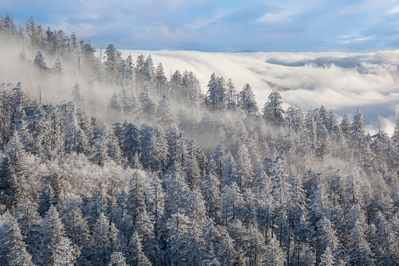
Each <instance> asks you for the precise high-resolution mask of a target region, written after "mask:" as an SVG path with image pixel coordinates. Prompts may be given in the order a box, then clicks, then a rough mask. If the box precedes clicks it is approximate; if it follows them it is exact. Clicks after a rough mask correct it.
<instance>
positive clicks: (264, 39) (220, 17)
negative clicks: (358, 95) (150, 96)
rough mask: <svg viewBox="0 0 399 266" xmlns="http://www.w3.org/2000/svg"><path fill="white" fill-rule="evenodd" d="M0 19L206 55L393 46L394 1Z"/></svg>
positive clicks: (23, 0)
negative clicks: (30, 22)
mask: <svg viewBox="0 0 399 266" xmlns="http://www.w3.org/2000/svg"><path fill="white" fill-rule="evenodd" d="M0 10H1V13H2V14H1V15H6V14H11V13H13V15H14V18H15V20H16V21H17V22H20V23H23V22H25V21H26V20H28V19H29V18H30V17H31V16H33V17H34V19H35V20H36V22H37V24H40V25H43V26H46V27H47V26H48V25H49V26H51V28H55V29H62V30H64V31H65V32H66V33H67V34H70V33H71V32H72V31H74V32H76V34H77V35H78V37H79V38H83V39H90V40H91V42H92V43H93V44H94V45H95V46H96V47H103V48H104V47H106V46H107V45H108V44H109V43H111V42H112V43H115V44H116V45H117V47H118V48H119V49H137V50H162V49H168V50H198V51H206V52H234V51H240V50H245V49H251V50H255V51H265V52H271V51H277V52H299V51H313V52H319V51H345V52H368V51H377V50H386V49H397V48H399V1H396V0H389V1H388V0H378V1H377V0H372V1H360V0H354V1H347V0H335V1H325V0H302V1H293V0H280V1H274V0H272V1H256V0H201V1H200V0H192V1H189V0H112V1H109V0H63V1H54V0H51V1H49V0H35V1H32V0H0Z"/></svg>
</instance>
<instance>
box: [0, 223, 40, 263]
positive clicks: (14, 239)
mask: <svg viewBox="0 0 399 266" xmlns="http://www.w3.org/2000/svg"><path fill="white" fill-rule="evenodd" d="M6 228H7V229H6V230H7V234H6V236H5V239H3V241H2V242H3V243H4V244H5V247H3V248H5V249H6V250H7V255H6V261H7V265H23V266H33V265H34V264H33V263H32V256H31V255H30V254H29V253H28V252H27V251H26V246H27V245H26V244H25V243H24V241H23V237H22V235H21V230H20V229H19V227H18V222H17V220H16V219H13V218H11V221H10V222H9V224H7V227H6Z"/></svg>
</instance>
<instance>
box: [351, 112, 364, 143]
mask: <svg viewBox="0 0 399 266" xmlns="http://www.w3.org/2000/svg"><path fill="white" fill-rule="evenodd" d="M365 137H366V126H365V124H364V118H363V114H362V112H361V111H360V109H359V108H358V109H357V111H356V114H355V117H354V118H353V122H352V125H351V135H350V141H351V142H350V143H351V145H352V147H356V148H358V147H360V144H361V143H362V141H363V140H364V139H365Z"/></svg>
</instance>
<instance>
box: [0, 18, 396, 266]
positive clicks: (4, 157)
mask: <svg viewBox="0 0 399 266" xmlns="http://www.w3.org/2000/svg"><path fill="white" fill-rule="evenodd" d="M0 36H1V38H0V47H1V49H2V52H1V53H4V54H8V56H7V58H6V60H5V61H4V62H0V64H8V65H7V67H4V66H3V69H6V70H5V72H3V74H1V76H0V82H4V83H2V84H1V85H0V160H1V170H0V212H1V215H0V264H1V265H118V266H120V265H132V266H136V265H159V266H169V265H170V266H172V265H174V266H177V265H209V266H210V265H242V266H243V265H247V266H256V265H281V266H282V265H287V266H290V265H292V266H294V265H397V264H398V263H399V246H398V243H399V218H398V213H399V186H398V185H399V179H398V167H399V122H398V123H397V125H396V127H395V131H394V132H383V131H382V130H379V131H378V132H377V134H375V135H370V134H368V133H367V132H366V130H365V125H364V121H363V115H362V111H361V110H360V109H357V110H354V112H353V114H350V115H345V116H344V117H343V119H342V120H341V121H338V120H337V118H336V116H335V114H334V111H332V110H327V108H326V107H324V106H320V107H319V108H316V109H312V110H308V111H305V110H302V109H301V107H300V106H298V105H292V106H291V107H289V108H288V109H286V110H284V108H283V107H282V98H281V95H280V93H279V92H278V91H273V92H272V93H271V94H270V95H269V98H268V101H267V102H266V103H257V102H256V101H255V95H254V93H253V91H252V89H251V86H250V85H249V84H246V85H245V86H244V87H243V88H236V87H235V85H234V81H233V80H232V79H227V78H224V77H218V76H217V75H215V74H212V75H210V79H209V83H208V85H207V87H206V88H201V86H200V82H199V81H198V80H197V78H196V76H195V73H193V72H190V71H187V70H176V71H175V72H174V73H171V75H167V74H165V70H164V69H163V67H162V63H155V62H153V60H152V58H151V55H146V56H144V55H140V56H139V57H137V58H132V56H128V57H127V58H122V56H121V53H120V52H119V51H118V49H117V47H116V45H114V44H110V45H108V47H107V48H106V49H104V50H102V49H101V50H100V51H96V49H95V48H94V47H93V46H92V45H91V43H90V41H84V40H78V38H77V36H76V35H75V34H74V33H72V34H71V35H70V36H67V35H66V34H65V33H64V32H62V31H57V30H52V29H50V28H47V29H45V28H43V27H41V26H38V25H36V23H35V21H34V19H33V18H31V19H30V20H28V21H27V22H26V24H25V25H22V26H19V27H17V26H16V25H15V24H14V22H13V20H12V17H10V16H8V15H7V16H6V17H4V18H2V19H1V20H0ZM16 49H18V52H15V51H16ZM226 67H228V66H226ZM7 71H8V72H7ZM388 133H389V134H391V136H390V135H388Z"/></svg>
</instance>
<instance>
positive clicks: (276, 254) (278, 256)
mask: <svg viewBox="0 0 399 266" xmlns="http://www.w3.org/2000/svg"><path fill="white" fill-rule="evenodd" d="M284 263H285V255H284V252H283V251H282V249H281V248H280V247H279V245H278V242H277V240H276V239H275V238H271V239H270V242H269V244H267V246H266V252H265V255H264V258H263V265H270V266H272V265H273V266H283V265H284Z"/></svg>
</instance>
